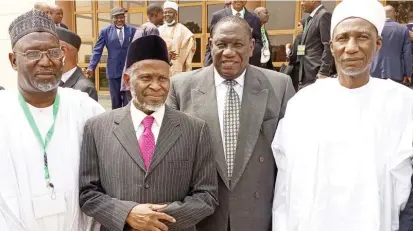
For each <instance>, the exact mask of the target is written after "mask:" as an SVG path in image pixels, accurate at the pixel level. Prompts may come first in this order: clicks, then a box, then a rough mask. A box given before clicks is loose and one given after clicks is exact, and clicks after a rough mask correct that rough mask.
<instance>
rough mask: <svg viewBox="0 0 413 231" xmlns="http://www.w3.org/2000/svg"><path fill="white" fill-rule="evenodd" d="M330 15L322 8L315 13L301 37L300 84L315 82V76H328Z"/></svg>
mask: <svg viewBox="0 0 413 231" xmlns="http://www.w3.org/2000/svg"><path fill="white" fill-rule="evenodd" d="M330 28H331V13H330V12H328V11H327V10H326V9H325V8H324V6H321V8H320V9H319V10H318V11H317V13H316V14H315V15H314V17H313V18H312V19H311V21H310V22H309V23H308V25H307V29H306V30H305V31H304V33H303V35H302V40H301V44H304V45H305V55H303V56H300V57H299V58H300V74H299V78H300V80H301V83H302V84H308V83H313V82H315V80H316V78H317V74H318V73H320V74H323V75H327V76H329V75H330V74H331V72H332V66H333V62H334V61H333V60H334V59H333V56H332V55H331V51H330Z"/></svg>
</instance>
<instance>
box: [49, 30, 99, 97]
mask: <svg viewBox="0 0 413 231" xmlns="http://www.w3.org/2000/svg"><path fill="white" fill-rule="evenodd" d="M56 32H57V37H58V38H59V40H60V45H62V47H65V48H66V49H65V51H66V52H65V59H64V62H63V74H62V78H61V79H60V83H59V86H60V87H70V88H73V89H76V90H80V91H83V92H86V93H87V94H88V95H89V96H90V97H91V98H92V99H94V100H96V101H98V94H97V92H96V88H95V85H94V84H93V83H92V81H90V80H89V79H88V78H86V76H85V75H84V74H83V72H82V69H80V67H78V66H77V54H78V52H79V48H80V45H81V44H82V40H81V39H80V37H79V35H77V34H75V33H73V32H71V31H69V30H66V29H65V28H62V27H56Z"/></svg>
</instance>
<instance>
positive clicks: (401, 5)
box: [387, 1, 413, 24]
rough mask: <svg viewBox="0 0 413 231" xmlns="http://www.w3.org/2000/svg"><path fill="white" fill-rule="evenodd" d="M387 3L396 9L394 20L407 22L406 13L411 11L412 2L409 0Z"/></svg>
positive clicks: (412, 7)
mask: <svg viewBox="0 0 413 231" xmlns="http://www.w3.org/2000/svg"><path fill="white" fill-rule="evenodd" d="M387 4H389V5H391V6H393V7H394V9H395V10H396V21H398V22H399V23H402V24H407V23H408V21H409V19H408V18H407V14H408V13H409V12H411V11H413V2H411V1H391V2H390V1H388V2H387Z"/></svg>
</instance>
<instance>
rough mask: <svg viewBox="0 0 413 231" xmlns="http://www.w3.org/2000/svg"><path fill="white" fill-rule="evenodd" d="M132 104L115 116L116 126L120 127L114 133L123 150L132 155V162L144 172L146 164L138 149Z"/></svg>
mask: <svg viewBox="0 0 413 231" xmlns="http://www.w3.org/2000/svg"><path fill="white" fill-rule="evenodd" d="M130 107H131V103H129V104H128V105H127V106H126V107H124V108H122V109H120V110H119V114H117V115H116V116H115V124H117V125H118V126H117V127H116V128H115V130H114V131H113V133H114V134H115V136H116V138H117V139H118V140H119V142H120V143H121V145H122V146H123V148H124V149H125V150H126V152H127V153H128V154H129V155H130V157H131V158H132V160H133V161H134V162H135V163H136V164H137V165H138V166H139V167H140V168H141V169H142V170H143V171H146V169H145V164H144V162H143V159H142V154H141V152H140V151H139V148H138V139H137V138H136V132H135V128H134V126H133V122H132V116H131V114H130Z"/></svg>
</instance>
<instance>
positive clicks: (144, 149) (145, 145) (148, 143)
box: [139, 116, 155, 169]
mask: <svg viewBox="0 0 413 231" xmlns="http://www.w3.org/2000/svg"><path fill="white" fill-rule="evenodd" d="M153 121H154V118H153V117H152V116H147V117H145V119H144V120H143V121H142V125H143V127H144V130H143V133H142V135H141V137H140V138H139V149H140V150H141V153H142V158H143V161H144V162H145V168H146V169H148V167H149V164H150V163H151V160H152V156H153V151H154V150H155V136H154V135H153V133H152V124H153Z"/></svg>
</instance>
